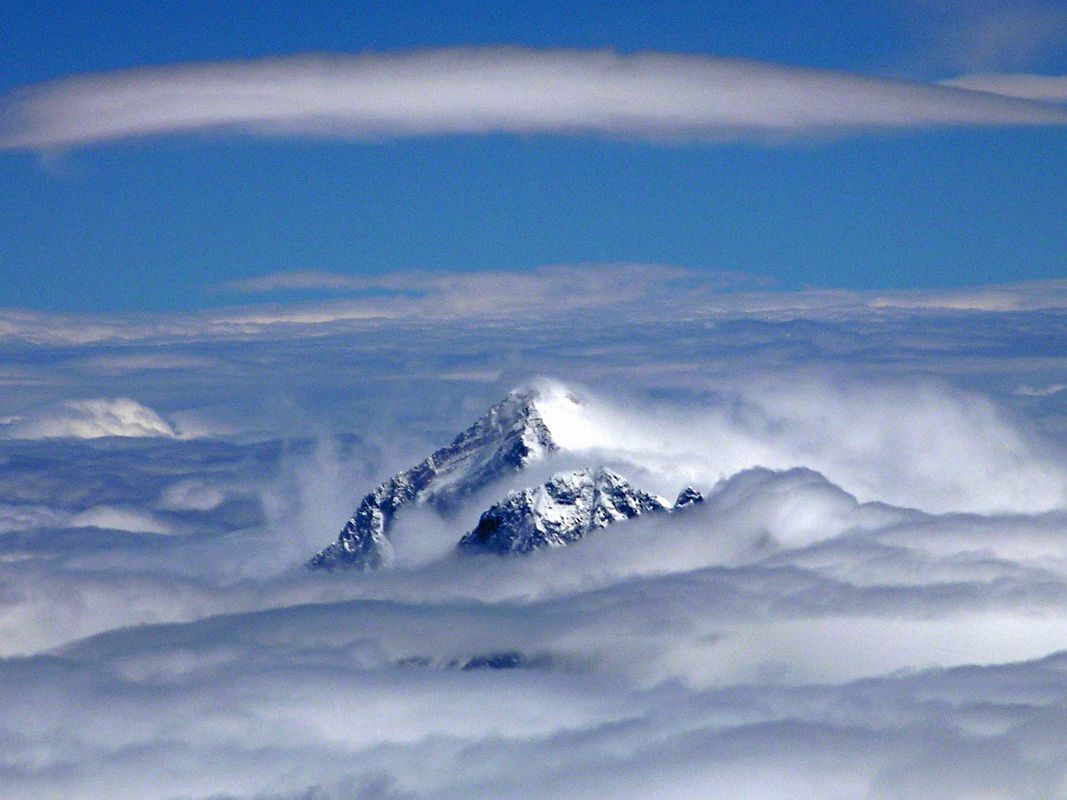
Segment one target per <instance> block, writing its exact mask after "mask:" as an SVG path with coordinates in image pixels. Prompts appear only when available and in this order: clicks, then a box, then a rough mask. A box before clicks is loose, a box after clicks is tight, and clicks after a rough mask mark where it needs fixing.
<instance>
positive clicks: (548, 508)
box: [308, 384, 703, 570]
mask: <svg viewBox="0 0 1067 800" xmlns="http://www.w3.org/2000/svg"><path fill="white" fill-rule="evenodd" d="M582 405H583V404H582V402H581V401H580V400H579V399H578V398H577V397H575V396H574V395H573V394H571V393H570V392H568V391H566V389H564V388H563V387H560V386H558V385H555V384H545V385H543V386H541V387H540V388H531V389H525V390H521V391H513V392H511V393H510V394H508V396H507V397H505V398H504V399H503V400H502V401H501V402H499V403H497V404H496V405H495V406H493V407H492V408H490V409H489V411H488V412H486V414H485V416H483V417H482V418H481V419H479V420H478V421H477V422H475V423H474V424H473V425H471V426H470V427H469V428H467V430H465V431H463V433H461V434H460V435H459V436H457V437H456V438H455V439H454V440H453V441H452V443H451V444H450V445H448V446H447V447H442V448H441V449H440V450H437V451H436V452H434V454H433V455H431V456H430V457H429V458H427V459H426V460H425V461H422V462H421V463H419V464H416V465H415V466H414V467H412V468H411V469H409V470H406V471H404V472H400V473H397V474H396V475H394V476H393V477H392V478H390V479H389V480H387V481H385V483H382V484H381V485H380V486H378V487H377V488H376V489H375V490H374V491H372V492H371V493H370V494H368V495H367V496H366V497H364V498H363V500H362V501H360V504H359V507H358V508H357V509H356V512H355V514H353V516H352V518H351V519H350V520H349V521H348V522H347V523H346V524H345V526H344V527H343V528H342V529H341V533H340V535H339V536H338V537H337V541H335V542H334V543H333V544H331V545H329V546H328V547H326V548H324V549H323V550H321V551H319V552H318V553H317V554H316V555H315V556H313V557H312V558H311V560H310V561H308V567H310V568H313V569H334V568H337V567H349V568H354V569H360V570H368V569H377V568H378V567H381V566H384V565H387V564H388V563H389V562H391V561H392V560H393V545H392V542H391V541H390V539H389V530H390V528H391V527H392V524H393V520H394V518H395V517H396V515H397V514H398V513H399V512H400V511H401V510H402V509H403V508H404V507H405V506H408V505H424V504H425V505H429V506H430V507H431V508H433V509H434V510H435V511H437V512H438V513H440V514H442V515H446V516H447V515H449V514H451V513H452V512H455V511H456V510H458V509H459V507H460V506H461V505H462V503H463V502H464V501H465V500H466V499H468V498H469V497H471V496H472V495H475V494H477V493H478V492H481V491H482V490H483V489H486V488H488V487H490V486H492V485H493V484H495V483H497V482H499V481H501V480H503V479H505V478H507V477H508V476H510V475H513V474H515V473H517V472H519V471H521V470H522V469H524V468H525V467H526V466H528V465H529V464H530V463H532V462H534V461H538V460H540V459H542V458H544V457H545V456H546V455H548V454H550V453H553V452H555V451H558V450H560V449H563V448H566V444H567V443H570V444H571V447H570V448H566V449H573V450H574V452H583V451H591V450H593V449H595V448H593V447H591V446H590V443H591V441H593V440H591V438H590V436H589V433H590V431H592V430H595V426H593V425H592V423H591V421H590V419H589V418H588V415H587V414H586V413H585V410H584V409H583V408H582ZM546 416H547V417H548V418H549V419H550V420H552V430H550V427H549V425H548V424H547V423H546V421H545V417H546ZM557 428H558V431H560V432H562V433H563V435H564V436H563V439H564V441H563V442H562V443H561V442H559V441H558V440H557V438H556V432H557V431H556V429H557ZM702 500H703V497H702V496H701V494H700V492H698V491H696V490H695V489H693V488H691V487H686V488H685V489H683V490H682V493H681V494H680V495H679V496H678V500H677V502H676V503H675V504H674V506H671V505H669V504H668V502H667V501H666V500H664V499H663V498H662V497H659V496H658V495H654V494H650V493H649V492H645V491H643V490H641V489H637V488H635V487H634V486H632V485H631V484H629V483H628V482H627V481H626V480H625V479H624V478H622V476H620V475H619V474H618V473H616V472H613V471H612V470H610V469H608V468H607V467H603V466H601V467H596V468H588V469H579V470H574V471H571V472H560V473H556V474H555V475H553V476H552V478H551V479H550V480H549V481H548V482H547V483H545V484H542V485H541V486H536V487H531V488H528V489H523V490H521V491H518V492H512V493H510V494H509V495H508V496H507V497H505V498H504V499H503V500H501V501H500V502H498V503H496V504H494V505H493V506H491V507H490V508H489V509H488V510H487V511H486V512H485V513H484V514H482V516H481V519H480V521H479V523H478V526H477V527H476V528H475V529H474V530H473V531H470V532H469V533H468V534H467V535H466V536H464V537H463V538H462V539H461V540H460V542H459V545H458V550H459V551H460V552H466V553H470V552H493V553H499V554H506V553H529V552H531V551H533V550H538V549H541V548H544V547H561V546H563V545H567V544H571V543H573V542H576V541H578V540H579V539H581V538H582V537H584V536H585V535H586V534H588V533H590V532H591V531H594V530H598V529H600V528H604V527H606V526H607V525H609V524H611V523H612V522H617V521H619V520H624V519H630V518H632V517H636V516H639V515H641V514H646V513H654V512H669V511H675V510H678V509H680V508H684V507H687V506H690V505H692V504H694V503H699V502H701V501H702Z"/></svg>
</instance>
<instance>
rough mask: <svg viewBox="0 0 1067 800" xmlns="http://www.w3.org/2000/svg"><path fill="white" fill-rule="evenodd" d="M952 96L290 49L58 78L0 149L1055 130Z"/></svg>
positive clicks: (1018, 110) (1032, 105) (9, 117)
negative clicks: (217, 137)
mask: <svg viewBox="0 0 1067 800" xmlns="http://www.w3.org/2000/svg"><path fill="white" fill-rule="evenodd" d="M1064 124H1067V111H1064V110H1063V109H1061V108H1057V107H1055V106H1050V105H1046V104H1044V103H1041V102H1037V101H1034V100H1026V99H1019V98H1018V97H1006V96H1003V95H992V94H989V93H986V92H982V91H977V92H976V91H971V90H970V89H968V88H958V87H955V86H939V85H935V84H927V83H920V82H909V81H901V80H893V79H888V78H876V77H868V76H863V75H856V74H851V73H847V72H834V71H829V70H814V69H803V68H798V67H788V66H780V65H777V64H769V63H761V62H755V61H742V60H737V59H726V58H713V57H707V56H697V55H681V54H672V53H640V54H636V55H620V54H616V53H613V52H610V51H582V50H532V49H518V48H489V49H477V48H466V49H451V50H427V51H417V52H408V53H396V54H367V55H359V56H347V55H319V56H313V55H305V56H297V57H291V58H270V59H263V60H259V61H248V62H228V63H227V62H223V63H204V64H183V65H177V66H168V67H152V68H141V69H135V70H129V71H126V72H117V73H104V74H99V75H86V76H78V77H72V78H66V79H63V80H59V81H56V82H53V83H48V84H43V85H40V86H32V87H27V88H25V89H22V90H21V91H18V92H15V93H14V94H12V95H9V96H8V97H7V98H6V99H5V100H4V101H3V104H2V105H0V148H3V149H30V150H53V149H57V148H65V147H74V146H84V145H88V144H93V143H96V142H104V141H109V140H114V139H123V138H128V137H137V136H152V135H162V134H175V133H187V132H192V131H205V130H207V131H211V130H215V131H218V130H237V131H243V132H247V133H254V134H275V135H277V134H300V135H314V136H337V137H345V138H356V139H375V138H381V137H388V136H425V135H435V134H436V135H442V134H490V133H497V132H506V133H520V134H528V133H553V134H588V133H593V134H600V135H607V136H625V137H636V138H641V139H651V140H658V141H663V140H669V139H671V138H696V139H701V140H710V141H722V140H736V139H751V138H758V139H765V140H774V139H782V138H793V137H797V136H804V135H811V134H816V133H829V132H838V133H840V132H851V133H855V132H857V131H864V130H872V129H886V128H889V129H900V128H914V127H939V126H975V125H977V126H988V125H1064Z"/></svg>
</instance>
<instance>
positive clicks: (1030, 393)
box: [1015, 383, 1067, 397]
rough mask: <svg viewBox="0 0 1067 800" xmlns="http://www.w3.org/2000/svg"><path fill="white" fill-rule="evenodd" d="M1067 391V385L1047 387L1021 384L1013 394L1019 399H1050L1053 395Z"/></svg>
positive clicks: (1057, 384)
mask: <svg viewBox="0 0 1067 800" xmlns="http://www.w3.org/2000/svg"><path fill="white" fill-rule="evenodd" d="M1065 389H1067V385H1064V384H1062V383H1050V384H1049V385H1048V386H1028V385H1026V384H1023V385H1022V386H1019V387H1018V388H1016V390H1015V394H1017V395H1019V397H1052V395H1054V394H1059V393H1060V392H1062V391H1063V390H1065Z"/></svg>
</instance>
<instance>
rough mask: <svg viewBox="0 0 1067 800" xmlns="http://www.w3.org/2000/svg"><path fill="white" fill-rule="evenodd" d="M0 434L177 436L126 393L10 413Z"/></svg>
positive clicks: (0, 426)
mask: <svg viewBox="0 0 1067 800" xmlns="http://www.w3.org/2000/svg"><path fill="white" fill-rule="evenodd" d="M0 436H6V437H8V438H13V439H55V438H67V437H69V438H75V439H95V438H99V437H104V436H126V437H142V436H163V437H166V438H169V439H175V438H177V437H178V433H177V431H175V430H174V427H173V426H172V425H171V424H170V423H169V422H167V421H166V420H165V419H163V418H162V417H161V416H159V414H157V413H156V412H155V411H153V410H152V409H150V408H147V407H145V406H143V405H141V404H140V403H138V402H137V401H136V400H131V399H129V398H128V397H117V398H114V399H109V398H100V399H94V400H65V401H63V402H61V403H57V404H55V405H54V406H52V407H49V408H42V409H38V410H36V411H33V412H30V413H29V414H27V415H26V416H21V417H12V418H10V419H9V420H8V422H7V424H0Z"/></svg>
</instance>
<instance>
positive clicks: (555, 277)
mask: <svg viewBox="0 0 1067 800" xmlns="http://www.w3.org/2000/svg"><path fill="white" fill-rule="evenodd" d="M300 290H309V291H331V292H335V293H337V297H336V298H333V299H328V300H321V301H316V302H300V303H285V304H283V303H275V304H255V305H235V306H231V307H221V308H213V309H209V310H204V311H195V312H173V313H161V314H138V315H122V314H113V315H103V314H93V315H84V314H81V315H79V314H60V313H50V312H32V311H24V310H18V309H0V342H2V341H8V342H19V341H21V342H30V343H37V344H53V345H54V344H60V343H65V344H75V345H87V344H91V343H99V342H120V341H121V342H134V341H173V340H175V339H180V340H190V341H191V340H211V339H244V338H255V337H260V336H264V335H272V334H276V333H279V332H282V331H285V332H286V333H287V335H294V336H319V335H325V334H329V333H333V332H337V331H339V330H342V329H351V328H359V329H371V328H378V327H380V326H383V325H402V324H412V325H422V324H428V323H443V322H449V321H452V322H465V323H472V322H479V323H499V324H507V325H516V324H520V323H534V322H542V323H543V322H545V321H546V320H565V319H569V318H572V317H573V315H575V314H589V315H598V314H604V313H605V312H611V313H612V314H615V315H621V317H622V318H625V319H629V320H631V321H638V320H643V321H646V322H650V321H663V320H678V319H704V320H714V319H723V318H734V317H737V316H747V317H751V318H764V319H772V318H779V317H782V316H787V317H792V318H804V319H813V320H814V319H833V318H838V317H841V316H855V315H859V316H860V317H862V316H865V315H867V314H869V313H870V311H871V310H877V311H879V312H880V313H907V312H916V311H929V312H933V311H946V310H951V311H958V312H982V313H1009V312H1023V311H1039V310H1049V311H1062V310H1064V309H1067V281H1063V280H1050V281H1027V282H1019V283H1013V284H1000V285H989V286H974V287H959V288H954V289H911V290H908V289H898V290H885V291H858V290H848V289H801V290H780V289H775V288H773V287H771V286H768V285H767V281H766V280H763V279H760V278H758V277H753V276H746V275H743V274H739V273H730V272H716V271H713V270H696V269H687V268H684V267H678V266H671V265H664V264H625V263H624V264H578V265H575V264H558V265H552V266H545V267H539V268H536V269H533V270H526V271H519V270H502V271H481V272H473V271H472V272H463V273H454V272H453V273H447V272H430V271H413V270H407V271H404V270H402V271H395V272H387V273H381V274H378V275H344V274H339V273H329V272H306V271H301V272H290V273H272V274H268V275H262V276H258V277H253V278H247V279H242V280H236V281H231V282H228V283H224V284H217V285H215V286H212V287H209V288H208V291H209V292H210V293H230V294H236V295H241V294H247V295H262V294H268V293H270V292H273V291H300Z"/></svg>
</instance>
